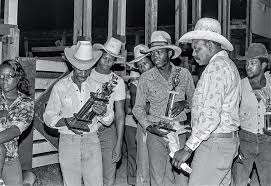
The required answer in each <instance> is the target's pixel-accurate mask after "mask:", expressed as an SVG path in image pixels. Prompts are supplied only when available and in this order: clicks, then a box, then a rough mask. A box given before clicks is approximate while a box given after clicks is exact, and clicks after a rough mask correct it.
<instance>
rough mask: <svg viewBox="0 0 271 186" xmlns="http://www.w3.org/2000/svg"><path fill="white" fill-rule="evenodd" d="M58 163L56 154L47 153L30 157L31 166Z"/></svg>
mask: <svg viewBox="0 0 271 186" xmlns="http://www.w3.org/2000/svg"><path fill="white" fill-rule="evenodd" d="M55 163H59V161H58V154H48V155H44V156H38V157H33V158H32V168H35V167H41V166H44V165H50V164H55Z"/></svg>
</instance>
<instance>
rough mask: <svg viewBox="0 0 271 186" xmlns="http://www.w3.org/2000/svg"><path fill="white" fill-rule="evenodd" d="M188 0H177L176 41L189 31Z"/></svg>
mask: <svg viewBox="0 0 271 186" xmlns="http://www.w3.org/2000/svg"><path fill="white" fill-rule="evenodd" d="M187 6H188V1H187V0H175V43H176V45H178V40H179V38H180V37H181V36H182V35H183V34H184V33H186V32H187Z"/></svg>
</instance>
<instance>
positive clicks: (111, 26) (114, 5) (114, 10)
mask: <svg viewBox="0 0 271 186" xmlns="http://www.w3.org/2000/svg"><path fill="white" fill-rule="evenodd" d="M117 21H118V0H109V6H108V35H107V37H108V38H110V37H116V35H117Z"/></svg>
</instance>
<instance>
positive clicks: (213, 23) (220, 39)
mask: <svg viewBox="0 0 271 186" xmlns="http://www.w3.org/2000/svg"><path fill="white" fill-rule="evenodd" d="M194 39H198V40H210V41H214V42H217V43H219V44H221V47H222V49H224V50H228V51H233V46H232V44H231V43H230V42H229V40H227V39H226V38H225V37H224V36H222V35H221V25H220V23H219V22H218V21H217V20H216V19H212V18H201V19H199V20H198V22H197V23H196V25H195V28H194V30H193V31H190V32H187V33H185V34H184V35H183V36H182V37H181V38H180V39H179V42H180V43H191V42H192V40H194Z"/></svg>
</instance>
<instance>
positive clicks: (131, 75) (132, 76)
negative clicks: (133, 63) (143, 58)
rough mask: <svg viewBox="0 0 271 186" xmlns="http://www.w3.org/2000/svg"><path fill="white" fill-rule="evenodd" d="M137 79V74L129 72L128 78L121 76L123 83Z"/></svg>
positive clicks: (138, 75)
mask: <svg viewBox="0 0 271 186" xmlns="http://www.w3.org/2000/svg"><path fill="white" fill-rule="evenodd" d="M139 77H140V74H139V73H138V72H136V71H131V72H130V75H129V76H122V79H123V80H124V81H128V80H130V79H132V78H139Z"/></svg>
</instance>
